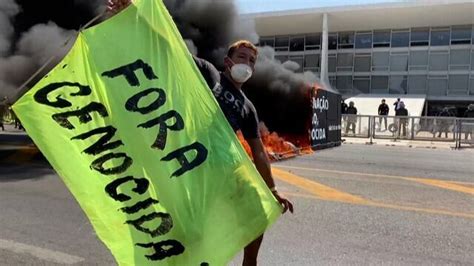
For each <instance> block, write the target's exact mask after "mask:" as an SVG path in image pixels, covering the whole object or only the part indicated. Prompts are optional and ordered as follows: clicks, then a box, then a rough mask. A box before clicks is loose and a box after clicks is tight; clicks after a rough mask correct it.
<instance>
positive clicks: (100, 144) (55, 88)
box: [34, 59, 208, 261]
mask: <svg viewBox="0 0 474 266" xmlns="http://www.w3.org/2000/svg"><path fill="white" fill-rule="evenodd" d="M139 70H141V71H142V72H143V76H144V77H145V78H146V79H148V80H154V79H158V77H157V76H156V75H155V73H154V72H153V69H152V67H151V66H150V65H148V64H146V63H145V62H143V60H141V59H138V60H136V61H135V62H133V63H130V64H127V65H124V66H120V67H118V68H115V69H112V70H110V71H105V72H103V73H102V77H104V78H106V79H115V78H122V80H123V78H125V80H126V82H127V83H128V85H130V86H132V87H139V86H140V80H139V77H138V76H137V75H136V72H137V71H139ZM140 76H142V75H140ZM71 89H73V90H74V91H73V92H71ZM53 92H54V94H55V95H57V94H58V93H59V94H60V95H59V96H56V97H53V96H52V94H53ZM67 92H69V96H67V97H65V96H64V95H66V93H67ZM91 93H92V90H91V87H90V86H88V85H84V84H79V83H77V82H67V81H65V82H55V83H50V84H48V85H46V86H44V87H43V88H41V89H40V90H38V91H37V92H36V93H35V95H34V100H35V101H36V102H37V103H39V104H42V105H46V106H49V107H53V108H56V109H58V110H59V112H58V113H55V114H53V115H52V119H53V120H54V121H55V122H56V123H57V124H59V126H61V127H62V128H64V129H67V130H76V126H77V125H76V126H75V125H74V123H79V124H86V123H89V122H91V121H92V120H93V118H92V116H91V113H93V112H95V113H98V114H99V115H100V117H108V116H109V112H108V111H107V108H106V107H105V106H104V105H103V104H102V103H100V102H96V101H91V102H90V103H88V104H87V105H85V106H74V104H73V103H72V102H71V101H73V100H74V99H75V98H76V97H84V96H89V95H91ZM61 95H63V96H61ZM48 96H49V97H48ZM73 102H74V101H73ZM165 102H166V92H165V90H163V89H162V88H148V89H145V90H140V92H138V93H136V94H135V95H133V96H131V97H130V98H128V100H127V101H126V102H125V105H124V108H125V109H126V110H127V111H129V112H136V113H139V114H142V115H145V114H149V113H151V112H153V111H156V110H158V109H159V108H160V107H162V106H163V105H164V104H165ZM65 108H68V109H69V110H67V111H63V110H64V109H65ZM73 108H74V109H73ZM71 109H73V110H72V111H71ZM96 117H97V116H96ZM71 118H75V119H71ZM104 121H105V120H104ZM73 122H74V123H73ZM184 126H185V124H184V120H183V117H182V116H181V115H180V114H179V113H178V112H177V111H176V110H168V111H166V112H162V114H161V115H159V116H157V117H156V118H153V119H151V120H149V121H146V122H144V123H141V124H138V125H137V127H138V128H142V129H143V130H147V129H150V128H154V127H157V128H158V134H157V137H156V139H155V141H154V142H153V143H152V144H151V145H150V148H152V149H156V150H158V151H163V150H164V149H165V147H166V142H167V137H168V131H180V130H182V129H184ZM116 132H117V128H116V127H114V126H113V125H106V126H103V127H98V128H95V129H92V130H90V131H88V132H82V133H80V134H78V135H76V136H74V137H73V138H72V140H74V141H80V140H86V139H89V138H91V137H92V136H96V138H97V135H98V136H100V138H98V140H97V141H95V143H94V144H92V145H90V146H89V147H87V148H86V149H84V150H83V152H84V153H85V154H87V155H92V156H95V157H94V159H93V161H92V162H91V164H90V168H91V169H92V170H93V171H97V172H99V173H100V174H102V175H105V176H114V177H118V178H115V179H113V180H112V181H111V182H110V183H108V184H107V185H106V186H105V188H104V191H105V193H106V195H107V196H108V197H110V198H112V199H113V200H115V201H118V202H123V203H124V205H125V206H126V205H127V203H128V204H131V202H136V201H137V199H139V198H140V195H143V194H145V192H147V190H148V188H149V185H150V182H149V180H148V179H146V178H141V177H135V176H130V175H126V174H125V172H126V171H127V169H129V168H130V167H131V166H132V164H133V159H132V157H130V156H129V155H128V154H127V153H125V152H120V150H119V149H120V146H123V145H124V143H123V142H122V140H120V139H119V140H115V141H111V140H112V138H114V136H115V134H116ZM117 150H118V151H117ZM186 155H188V156H186ZM207 155H208V150H207V149H206V147H205V146H204V145H203V144H201V143H199V142H193V143H191V144H189V145H186V146H184V147H180V148H178V149H176V150H174V151H172V152H170V153H168V154H166V155H165V156H163V157H162V158H161V161H163V162H170V161H173V160H176V161H177V162H178V163H179V165H180V168H179V169H177V170H176V171H174V172H173V173H172V175H171V177H170V178H178V177H180V176H182V175H183V174H184V173H186V172H188V171H191V170H193V169H194V168H196V167H197V166H199V165H201V164H202V163H204V162H205V160H206V159H207ZM188 157H194V158H193V159H192V160H188ZM111 165H113V166H111ZM127 183H128V186H130V185H134V186H135V187H134V188H133V189H131V190H130V191H128V194H126V193H125V192H123V191H122V190H120V192H119V187H121V186H124V185H125V184H127ZM145 195H146V194H145ZM142 198H143V197H142ZM153 204H159V201H158V199H154V198H151V197H149V198H147V199H143V200H142V199H139V201H138V202H137V203H135V204H133V205H131V206H126V207H123V208H121V209H120V210H119V211H121V212H124V213H126V214H136V213H138V214H140V215H141V217H140V218H138V219H133V220H127V221H125V223H126V224H129V225H131V226H133V228H135V229H136V230H138V231H140V232H142V233H145V234H148V235H150V236H151V237H152V238H155V237H158V236H164V235H166V234H167V233H168V232H170V230H171V229H172V227H173V219H172V217H171V215H170V214H169V213H165V212H156V211H153V212H152V213H149V212H147V211H146V210H147V208H148V207H150V206H152V205H153ZM155 219H160V220H161V223H159V226H158V227H157V228H156V229H150V228H148V227H147V226H145V223H146V222H150V221H152V220H155ZM160 220H158V221H160ZM147 224H150V223H147ZM136 245H137V246H139V247H142V248H146V249H149V248H151V249H152V250H153V254H151V255H145V256H146V257H147V258H148V259H149V260H152V261H157V260H163V259H166V258H168V257H171V256H176V255H179V254H181V253H183V252H184V250H185V247H184V246H183V244H182V243H180V242H179V241H178V240H175V239H168V240H163V241H159V242H151V243H136Z"/></svg>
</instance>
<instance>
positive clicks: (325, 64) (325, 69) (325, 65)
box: [320, 13, 329, 84]
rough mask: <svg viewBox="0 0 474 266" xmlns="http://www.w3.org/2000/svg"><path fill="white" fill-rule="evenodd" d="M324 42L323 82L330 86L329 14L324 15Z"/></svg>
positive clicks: (322, 52)
mask: <svg viewBox="0 0 474 266" xmlns="http://www.w3.org/2000/svg"><path fill="white" fill-rule="evenodd" d="M322 37H323V40H322V46H321V75H320V77H321V81H322V82H323V83H325V82H327V83H326V84H329V78H328V14H327V13H324V14H323V36H322Z"/></svg>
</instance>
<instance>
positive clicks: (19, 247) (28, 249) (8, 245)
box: [0, 239, 84, 264]
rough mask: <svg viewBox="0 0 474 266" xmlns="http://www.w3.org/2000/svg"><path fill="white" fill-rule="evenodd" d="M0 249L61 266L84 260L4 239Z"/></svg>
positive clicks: (0, 243) (0, 240) (1, 240)
mask: <svg viewBox="0 0 474 266" xmlns="http://www.w3.org/2000/svg"><path fill="white" fill-rule="evenodd" d="M0 249H3V250H8V251H12V252H14V253H18V254H29V255H31V256H34V257H36V258H38V259H42V260H45V261H49V262H55V263H61V264H75V263H79V262H81V261H83V260H84V259H83V258H81V257H77V256H73V255H69V254H66V253H62V252H59V251H54V250H49V249H44V248H40V247H35V246H31V245H26V244H22V243H18V242H15V241H11V240H5V239H0Z"/></svg>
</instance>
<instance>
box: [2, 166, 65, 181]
mask: <svg viewBox="0 0 474 266" xmlns="http://www.w3.org/2000/svg"><path fill="white" fill-rule="evenodd" d="M54 174H56V172H55V171H54V170H53V168H52V167H51V166H50V165H49V164H48V163H46V162H38V163H28V164H21V165H20V164H6V163H0V183H2V182H14V181H23V180H35V179H41V178H43V177H45V176H46V175H54Z"/></svg>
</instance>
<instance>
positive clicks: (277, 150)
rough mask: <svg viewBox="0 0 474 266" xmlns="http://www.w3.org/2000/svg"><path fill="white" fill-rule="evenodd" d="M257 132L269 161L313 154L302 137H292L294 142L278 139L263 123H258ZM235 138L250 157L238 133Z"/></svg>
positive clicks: (248, 150) (247, 147)
mask: <svg viewBox="0 0 474 266" xmlns="http://www.w3.org/2000/svg"><path fill="white" fill-rule="evenodd" d="M259 130H260V135H261V139H262V142H263V145H264V146H265V149H266V151H267V155H268V157H269V159H270V160H271V161H278V160H283V159H288V158H291V157H295V156H298V155H302V154H309V153H312V152H313V151H312V149H311V145H310V141H309V138H307V139H306V138H304V137H302V136H299V137H293V140H294V142H290V141H288V140H285V139H284V138H282V137H280V136H279V135H278V133H276V132H270V131H269V130H268V128H267V127H266V126H265V124H264V123H263V122H261V123H260V125H259ZM237 137H238V138H239V140H240V142H241V143H242V146H243V147H244V149H245V151H246V152H247V154H248V155H249V156H250V157H252V152H251V149H250V146H249V144H248V143H247V141H245V139H244V137H243V135H242V133H241V132H240V131H238V132H237ZM294 143H296V144H297V145H295V144H294Z"/></svg>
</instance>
